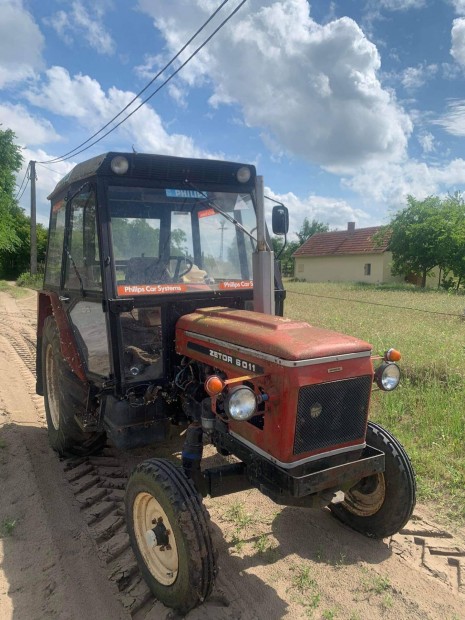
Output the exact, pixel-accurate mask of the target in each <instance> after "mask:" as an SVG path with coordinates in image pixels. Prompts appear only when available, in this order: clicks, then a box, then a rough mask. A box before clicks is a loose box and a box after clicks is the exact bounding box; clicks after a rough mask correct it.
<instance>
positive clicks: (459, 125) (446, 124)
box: [433, 100, 465, 136]
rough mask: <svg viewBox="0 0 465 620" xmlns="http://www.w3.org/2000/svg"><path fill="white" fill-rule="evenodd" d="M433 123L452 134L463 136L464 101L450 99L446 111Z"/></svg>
mask: <svg viewBox="0 0 465 620" xmlns="http://www.w3.org/2000/svg"><path fill="white" fill-rule="evenodd" d="M433 123H434V124H435V125H440V126H441V127H443V128H444V129H445V130H446V131H447V133H450V134H452V135H453V136H465V101H464V100H457V101H451V102H450V103H449V104H448V106H447V112H446V113H445V114H444V115H443V116H442V117H441V118H439V119H437V120H435V121H433Z"/></svg>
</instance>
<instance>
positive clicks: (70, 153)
mask: <svg viewBox="0 0 465 620" xmlns="http://www.w3.org/2000/svg"><path fill="white" fill-rule="evenodd" d="M246 1H247V0H243V1H242V2H241V3H240V4H239V5H238V6H237V7H236V8H235V9H234V11H233V12H232V13H231V14H230V15H229V16H228V17H227V18H226V19H225V20H223V22H221V24H220V25H219V26H218V28H216V30H214V32H213V33H212V34H211V35H210V36H209V37H208V38H207V39H206V41H204V43H202V45H200V46H199V47H198V48H197V49H196V50H195V52H194V53H193V54H191V56H189V58H188V59H187V60H186V61H185V62H184V63H183V64H182V65H181V66H180V67H179V68H178V69H177V70H176V71H175V72H174V73H173V74H172V75H170V77H169V78H168V79H167V80H165V82H163V84H162V85H161V86H160V87H159V88H157V89H156V90H155V91H154V92H153V93H152V94H151V95H149V97H147V98H146V99H144V101H142V103H141V104H140V105H139V106H138V107H137V108H135V109H134V110H133V111H132V112H131V113H130V114H128V115H127V116H126V117H125V118H124V119H123V120H122V121H120V122H119V123H118V124H117V125H115V126H114V127H113V128H112V129H110V130H109V131H107V132H106V133H105V134H104V135H103V136H101V137H100V138H99V139H98V140H95V141H94V142H92V143H91V144H89V146H87V147H86V148H84V149H81V150H78V149H80V148H81V147H82V146H84V145H85V144H88V143H89V142H90V141H91V140H92V138H95V137H96V136H98V134H100V133H102V131H104V130H105V129H106V128H107V127H108V126H109V125H110V124H111V123H112V122H113V121H115V120H116V119H117V118H118V117H119V116H121V114H123V112H125V111H126V110H127V109H128V108H129V107H130V106H131V105H132V104H133V103H134V102H135V101H136V99H138V98H139V97H140V95H142V93H144V92H145V91H146V90H147V89H148V88H149V86H151V85H152V84H153V83H154V82H155V80H156V79H157V78H158V77H160V75H161V74H162V73H163V72H164V71H166V69H168V67H170V66H171V65H172V64H173V62H174V61H175V60H176V59H177V58H178V57H179V56H180V55H181V54H182V52H183V51H184V50H185V49H186V48H187V47H188V46H189V45H190V44H191V42H192V41H193V40H194V39H195V38H196V37H197V35H198V34H200V32H202V30H203V29H204V28H205V27H206V26H207V25H208V24H209V23H210V22H211V20H212V19H213V18H214V17H215V16H216V15H217V14H218V12H219V11H220V10H221V9H222V8H223V6H224V5H225V4H227V2H229V0H223V2H222V3H221V4H220V6H219V7H218V8H217V9H216V10H215V11H214V12H213V13H212V14H211V15H210V17H209V18H208V19H207V21H206V22H204V24H202V26H201V27H200V28H199V29H198V30H197V31H196V32H195V34H193V35H192V37H191V38H190V39H189V40H188V41H187V43H185V45H183V47H182V48H181V49H180V50H179V51H178V52H177V54H175V56H173V58H172V59H171V60H170V61H169V62H168V63H167V64H166V65H165V66H164V67H163V68H162V69H161V70H160V71H159V72H158V73H157V74H156V75H155V76H154V77H153V78H152V79H151V80H150V82H148V83H147V84H146V85H145V86H144V88H143V89H142V90H141V91H139V93H137V95H135V96H134V97H133V99H131V101H130V102H129V103H128V104H127V105H126V106H125V107H124V108H123V109H122V110H121V111H120V112H118V114H116V116H114V117H113V118H112V119H111V120H109V121H108V123H106V124H105V125H104V126H103V127H101V128H100V129H99V130H98V131H97V132H95V133H94V134H93V135H92V136H90V138H88V139H87V140H86V141H85V142H82V143H81V144H79V145H78V146H77V147H75V148H74V149H72V150H71V151H68V152H67V153H65V154H64V155H61V156H60V157H55V158H54V159H49V160H47V161H43V162H38V163H41V164H49V163H54V162H58V161H65V160H67V159H70V158H71V157H72V156H74V155H79V154H80V153H83V152H84V151H86V150H87V149H89V148H91V147H92V146H94V145H95V144H97V143H98V142H100V141H101V140H103V138H105V137H106V136H108V135H109V134H110V133H112V132H113V131H114V130H115V129H117V128H118V127H119V126H120V125H122V123H124V122H125V121H127V120H128V118H130V117H131V116H132V115H133V114H134V113H135V112H137V111H138V110H139V109H140V108H141V107H142V106H143V105H144V104H145V103H147V101H148V100H149V99H151V98H152V97H153V96H154V95H155V94H156V93H158V92H159V91H160V90H161V89H162V88H163V87H164V86H165V85H166V84H167V83H168V82H169V81H170V80H171V79H172V78H173V77H174V76H175V75H177V74H178V73H179V71H180V70H181V69H182V68H183V67H185V65H186V64H187V63H188V62H189V61H190V60H191V59H192V58H193V57H194V56H195V55H196V54H197V53H198V52H199V51H200V50H201V49H202V48H203V47H204V46H205V45H206V44H207V43H208V42H209V41H210V40H211V39H212V37H213V36H214V35H215V34H216V33H217V32H218V31H219V30H220V29H221V28H222V27H223V26H224V25H225V24H226V23H227V22H228V21H229V20H230V19H231V18H232V17H233V16H234V15H235V14H236V13H237V11H238V10H239V9H240V8H241V7H242V5H243V4H245V2H246Z"/></svg>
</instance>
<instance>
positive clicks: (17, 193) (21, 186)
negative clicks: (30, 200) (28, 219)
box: [15, 163, 31, 200]
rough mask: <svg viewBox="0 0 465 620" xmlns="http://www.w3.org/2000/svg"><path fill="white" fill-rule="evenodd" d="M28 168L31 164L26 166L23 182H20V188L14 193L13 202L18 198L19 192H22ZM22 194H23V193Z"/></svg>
mask: <svg viewBox="0 0 465 620" xmlns="http://www.w3.org/2000/svg"><path fill="white" fill-rule="evenodd" d="M30 166H31V164H30V163H29V164H28V165H27V168H26V172H25V173H24V176H23V180H22V181H21V185H20V188H19V189H18V191H17V192H16V196H15V200H18V196H19V194H20V192H21V190H22V188H23V183H24V181H25V180H26V177H27V174H28V172H29V168H30ZM26 185H27V184H26ZM23 194H24V192H23ZM23 194H21V197H22V195H23Z"/></svg>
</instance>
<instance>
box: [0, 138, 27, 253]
mask: <svg viewBox="0 0 465 620" xmlns="http://www.w3.org/2000/svg"><path fill="white" fill-rule="evenodd" d="M15 138H16V136H15V134H14V133H13V132H12V131H11V129H6V130H2V129H0V250H7V251H11V250H13V249H14V248H15V247H18V246H19V244H20V239H19V237H18V235H17V234H16V227H15V214H17V209H18V206H17V202H16V200H15V198H14V193H15V182H16V176H15V173H16V172H19V170H20V169H21V165H22V163H23V157H22V155H21V148H20V147H19V146H18V145H17V144H15Z"/></svg>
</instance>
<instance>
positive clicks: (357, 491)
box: [343, 474, 386, 517]
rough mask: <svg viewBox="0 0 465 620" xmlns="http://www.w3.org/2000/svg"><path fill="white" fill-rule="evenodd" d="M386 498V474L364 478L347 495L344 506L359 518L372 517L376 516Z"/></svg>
mask: <svg viewBox="0 0 465 620" xmlns="http://www.w3.org/2000/svg"><path fill="white" fill-rule="evenodd" d="M385 497H386V483H385V480H384V474H376V475H374V476H368V477H367V478H362V480H360V482H358V483H357V484H356V485H355V486H353V487H352V488H351V489H350V490H349V491H347V493H346V494H345V499H344V502H343V506H344V507H345V508H346V509H347V510H348V511H349V512H351V513H352V514H355V515H358V516H359V517H371V516H372V515H374V514H376V513H377V512H378V510H379V509H380V508H381V506H382V505H383V503H384V500H385Z"/></svg>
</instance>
